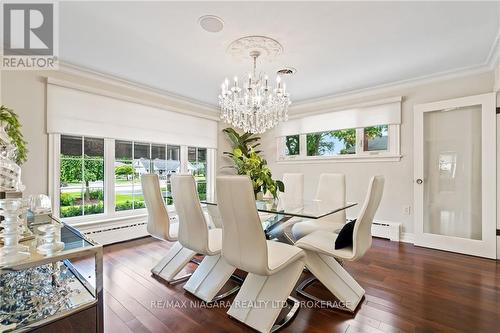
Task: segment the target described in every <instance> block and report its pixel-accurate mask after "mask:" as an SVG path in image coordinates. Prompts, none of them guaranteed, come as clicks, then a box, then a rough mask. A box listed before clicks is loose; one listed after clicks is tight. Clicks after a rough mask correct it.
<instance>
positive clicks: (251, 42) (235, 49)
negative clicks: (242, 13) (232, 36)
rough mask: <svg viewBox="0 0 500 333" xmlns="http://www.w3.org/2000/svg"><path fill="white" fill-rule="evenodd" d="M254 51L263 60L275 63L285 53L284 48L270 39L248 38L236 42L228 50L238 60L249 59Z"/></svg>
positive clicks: (262, 37) (261, 37)
mask: <svg viewBox="0 0 500 333" xmlns="http://www.w3.org/2000/svg"><path fill="white" fill-rule="evenodd" d="M252 51H257V52H259V53H260V57H261V59H262V58H264V59H265V60H267V61H273V60H274V59H275V58H276V57H278V56H279V55H280V54H282V53H283V46H281V44H280V43H279V42H278V41H276V40H274V39H272V38H269V37H265V36H246V37H242V38H239V39H237V40H235V41H234V42H232V43H231V44H229V46H228V48H227V52H228V53H229V54H231V55H232V56H233V57H234V58H236V59H248V57H249V55H250V53H251V52H252Z"/></svg>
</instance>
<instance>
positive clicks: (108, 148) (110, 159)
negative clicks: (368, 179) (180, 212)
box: [49, 133, 217, 225]
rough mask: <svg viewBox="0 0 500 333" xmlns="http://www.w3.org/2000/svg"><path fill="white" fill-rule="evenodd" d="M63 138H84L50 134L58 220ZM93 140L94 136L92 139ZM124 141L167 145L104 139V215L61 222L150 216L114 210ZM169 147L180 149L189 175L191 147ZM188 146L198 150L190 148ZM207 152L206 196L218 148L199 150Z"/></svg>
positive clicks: (52, 192) (137, 211)
mask: <svg viewBox="0 0 500 333" xmlns="http://www.w3.org/2000/svg"><path fill="white" fill-rule="evenodd" d="M61 135H73V136H80V137H84V136H83V135H80V134H71V133H63V134H60V133H51V134H49V195H50V197H51V198H52V213H53V215H54V216H55V217H58V218H59V217H60V216H59V213H60V187H61V186H60V185H61V181H60V165H61V164H60V155H61V154H60V153H61ZM92 137H94V136H92ZM116 140H123V141H130V142H132V143H133V142H143V143H149V144H150V150H151V144H164V143H159V142H146V141H139V140H130V139H126V138H104V213H100V214H92V215H84V216H74V217H67V218H63V219H62V220H63V221H65V222H68V223H70V224H72V225H79V224H86V223H87V222H93V223H99V222H103V223H104V222H108V221H116V219H126V218H130V217H142V216H146V215H147V209H146V208H139V209H131V210H123V211H115V171H114V165H115V141H116ZM164 145H165V149H166V148H167V146H169V145H170V146H180V159H181V170H180V172H181V173H188V167H187V166H188V164H187V162H188V161H187V158H188V153H187V152H188V145H179V144H168V143H165V144H164ZM189 147H195V146H192V145H189ZM196 148H206V149H207V172H206V182H207V196H213V192H214V186H215V184H214V182H215V160H216V156H217V153H216V149H215V148H209V147H196ZM167 209H168V211H169V212H175V207H174V205H168V206H167Z"/></svg>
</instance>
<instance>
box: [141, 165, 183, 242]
mask: <svg viewBox="0 0 500 333" xmlns="http://www.w3.org/2000/svg"><path fill="white" fill-rule="evenodd" d="M141 183H142V193H143V194H144V201H145V202H146V208H147V209H148V224H147V230H148V232H149V234H150V235H151V236H153V237H155V238H159V239H163V240H168V241H174V240H175V239H172V238H171V237H170V233H169V231H170V218H169V216H168V212H167V208H166V207H165V202H164V201H163V197H162V195H161V190H160V180H159V179H158V175H156V174H144V175H142V176H141Z"/></svg>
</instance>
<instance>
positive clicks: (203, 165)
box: [188, 147, 207, 200]
mask: <svg viewBox="0 0 500 333" xmlns="http://www.w3.org/2000/svg"><path fill="white" fill-rule="evenodd" d="M188 170H189V172H190V173H191V174H192V175H194V178H195V180H196V187H197V189H198V195H199V197H200V200H204V199H206V198H207V149H206V148H197V147H188Z"/></svg>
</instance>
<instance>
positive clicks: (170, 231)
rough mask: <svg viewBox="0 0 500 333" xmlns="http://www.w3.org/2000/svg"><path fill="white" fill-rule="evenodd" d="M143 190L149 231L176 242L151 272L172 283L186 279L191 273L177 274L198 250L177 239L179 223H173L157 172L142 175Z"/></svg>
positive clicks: (158, 237) (162, 238) (165, 239)
mask: <svg viewBox="0 0 500 333" xmlns="http://www.w3.org/2000/svg"><path fill="white" fill-rule="evenodd" d="M141 183H142V192H143V194H144V201H145V202H146V208H147V211H148V222H147V231H148V233H149V234H150V235H151V236H153V237H154V238H157V239H160V240H164V241H168V242H174V244H173V245H172V247H171V248H170V250H169V251H168V253H167V255H166V256H165V257H164V258H163V259H162V260H160V262H159V263H158V264H157V265H156V266H155V267H153V269H152V270H151V273H153V275H156V276H159V277H161V278H162V279H164V280H165V281H167V282H168V283H170V284H176V283H180V282H183V281H186V280H187V279H188V278H189V277H190V276H191V274H187V275H184V276H181V277H178V278H176V275H177V274H178V273H179V272H180V271H181V270H182V269H183V268H184V267H185V266H186V265H187V263H188V262H190V261H191V260H192V259H193V257H194V256H195V255H196V252H195V251H193V250H190V249H187V248H185V247H184V246H182V245H181V243H179V242H178V241H177V238H178V230H179V224H178V223H171V221H170V217H169V215H168V211H167V207H166V206H165V202H164V201H163V197H162V195H161V190H160V181H159V178H158V175H156V174H145V175H142V176H141Z"/></svg>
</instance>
